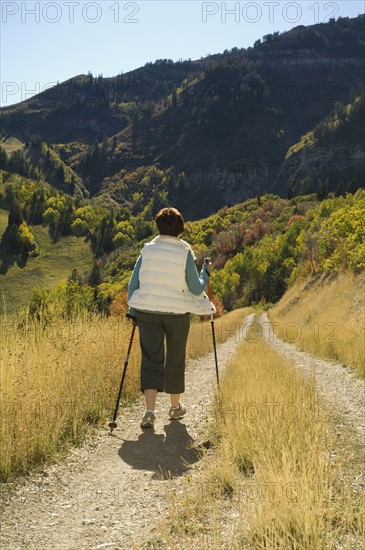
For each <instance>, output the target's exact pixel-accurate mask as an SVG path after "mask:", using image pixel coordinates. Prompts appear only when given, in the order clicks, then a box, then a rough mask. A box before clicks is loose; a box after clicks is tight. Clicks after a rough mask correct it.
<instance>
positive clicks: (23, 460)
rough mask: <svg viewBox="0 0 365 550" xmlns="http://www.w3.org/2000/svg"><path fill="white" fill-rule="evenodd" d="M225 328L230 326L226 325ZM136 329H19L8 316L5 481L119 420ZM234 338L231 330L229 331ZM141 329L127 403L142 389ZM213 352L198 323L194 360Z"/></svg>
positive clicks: (97, 324) (2, 379)
mask: <svg viewBox="0 0 365 550" xmlns="http://www.w3.org/2000/svg"><path fill="white" fill-rule="evenodd" d="M239 316H240V314H239V313H236V314H229V315H227V316H224V317H222V318H221V319H219V320H218V321H215V324H216V333H217V341H221V340H222V339H224V336H225V327H227V331H228V330H231V329H234V327H235V322H236V319H238V318H239ZM225 323H226V325H225ZM131 328H132V325H131V323H130V322H129V321H127V320H126V319H124V318H121V317H110V318H104V319H101V318H98V317H96V316H95V317H94V318H93V319H91V320H90V319H81V318H80V319H78V320H77V321H75V322H74V323H71V322H66V321H61V320H59V321H55V322H54V323H53V324H52V325H50V326H48V327H46V328H44V326H42V322H40V323H38V324H34V323H29V324H25V325H24V326H23V328H22V329H21V330H17V329H16V321H15V320H14V319H13V320H8V321H7V320H6V319H3V320H2V322H1V325H0V329H1V359H0V361H1V362H0V422H1V431H0V480H6V479H8V478H9V477H10V476H14V475H19V474H23V473H26V472H28V471H29V470H30V469H32V467H33V466H34V465H37V464H42V463H43V462H46V461H49V460H52V459H54V458H55V456H56V455H57V453H58V452H59V451H60V450H62V449H65V448H67V447H68V445H69V444H78V443H80V442H81V441H82V440H83V438H84V436H85V433H86V431H87V428H88V426H90V425H96V424H98V423H99V422H100V421H105V420H106V419H107V418H110V417H111V416H112V413H113V410H114V405H115V400H116V396H117V391H118V387H119V383H120V378H121V374H122V370H123V365H124V360H125V355H126V352H127V347H128V342H129V340H130V336H131ZM227 335H228V336H229V333H227ZM138 340H139V336H138V329H137V331H136V334H135V341H134V343H133V348H132V353H131V357H130V361H129V365H128V370H127V376H126V379H125V385H124V388H123V394H122V402H121V405H122V406H123V405H126V404H129V403H131V402H132V401H133V400H134V399H135V398H136V397H138V396H139V395H140V392H139V364H140V349H139V342H138ZM211 348H212V337H211V326H210V322H209V321H208V322H205V323H200V322H193V323H192V326H191V331H190V336H189V348H188V357H198V356H199V355H203V354H206V353H208V351H210V350H211Z"/></svg>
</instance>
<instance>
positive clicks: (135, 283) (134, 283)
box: [128, 255, 142, 300]
mask: <svg viewBox="0 0 365 550" xmlns="http://www.w3.org/2000/svg"><path fill="white" fill-rule="evenodd" d="M141 263H142V256H141V255H139V256H138V259H137V261H136V263H135V264H134V268H133V272H132V275H131V278H130V280H129V283H128V300H129V298H130V297H131V296H132V294H133V292H134V291H135V290H137V288H139V270H140V268H141Z"/></svg>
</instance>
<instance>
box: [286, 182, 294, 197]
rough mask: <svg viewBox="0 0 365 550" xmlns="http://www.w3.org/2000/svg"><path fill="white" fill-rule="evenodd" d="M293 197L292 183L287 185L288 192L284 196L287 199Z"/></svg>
mask: <svg viewBox="0 0 365 550" xmlns="http://www.w3.org/2000/svg"><path fill="white" fill-rule="evenodd" d="M293 197H294V189H293V187H292V185H290V186H289V189H288V194H287V196H286V198H287V199H288V200H290V199H292V198H293Z"/></svg>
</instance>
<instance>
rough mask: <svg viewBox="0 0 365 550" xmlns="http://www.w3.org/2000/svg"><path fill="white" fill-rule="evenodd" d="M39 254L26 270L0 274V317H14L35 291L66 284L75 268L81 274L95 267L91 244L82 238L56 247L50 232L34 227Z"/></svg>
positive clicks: (3, 221) (1, 226)
mask: <svg viewBox="0 0 365 550" xmlns="http://www.w3.org/2000/svg"><path fill="white" fill-rule="evenodd" d="M7 221H8V212H7V211H6V210H1V209H0V235H2V233H3V232H4V231H5V228H6V225H7ZM32 230H33V232H34V237H35V240H36V241H37V243H39V247H40V254H39V256H37V257H34V258H29V259H28V261H27V264H26V266H25V267H22V268H20V267H18V265H17V264H14V265H12V266H11V267H10V268H9V269H8V271H7V273H6V275H1V274H0V298H1V299H0V314H3V313H4V312H5V311H6V313H7V314H11V313H14V312H15V310H16V308H17V307H18V306H20V305H23V304H25V303H26V302H27V300H28V299H29V297H30V294H31V290H32V288H34V287H39V286H41V287H43V288H53V287H55V286H56V285H57V284H58V283H60V282H61V281H64V280H66V279H67V278H68V277H69V276H70V275H71V271H72V269H73V268H74V267H76V268H77V270H78V271H79V272H80V273H82V272H83V271H85V270H87V269H89V267H90V266H91V264H92V258H93V254H92V251H91V249H90V244H89V243H85V242H84V239H83V238H79V237H74V236H67V237H62V238H61V239H60V240H59V242H57V243H55V244H53V243H52V242H51V239H50V237H49V234H48V228H46V227H42V226H39V225H38V226H34V227H32Z"/></svg>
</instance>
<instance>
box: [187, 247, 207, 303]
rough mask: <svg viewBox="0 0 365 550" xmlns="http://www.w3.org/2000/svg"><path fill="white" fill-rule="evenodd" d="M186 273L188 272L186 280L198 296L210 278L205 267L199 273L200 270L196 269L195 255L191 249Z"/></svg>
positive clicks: (190, 288)
mask: <svg viewBox="0 0 365 550" xmlns="http://www.w3.org/2000/svg"><path fill="white" fill-rule="evenodd" d="M185 273H186V282H187V283H188V287H189V290H190V292H192V293H193V294H195V296H198V295H199V294H201V293H202V292H203V291H204V290H205V289H206V287H207V284H208V280H209V273H208V271H207V270H206V269H205V268H204V267H202V269H201V271H200V275H199V273H198V270H197V269H196V265H195V262H194V258H193V255H192V253H191V252H190V251H189V253H188V257H187V259H186V269H185Z"/></svg>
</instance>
